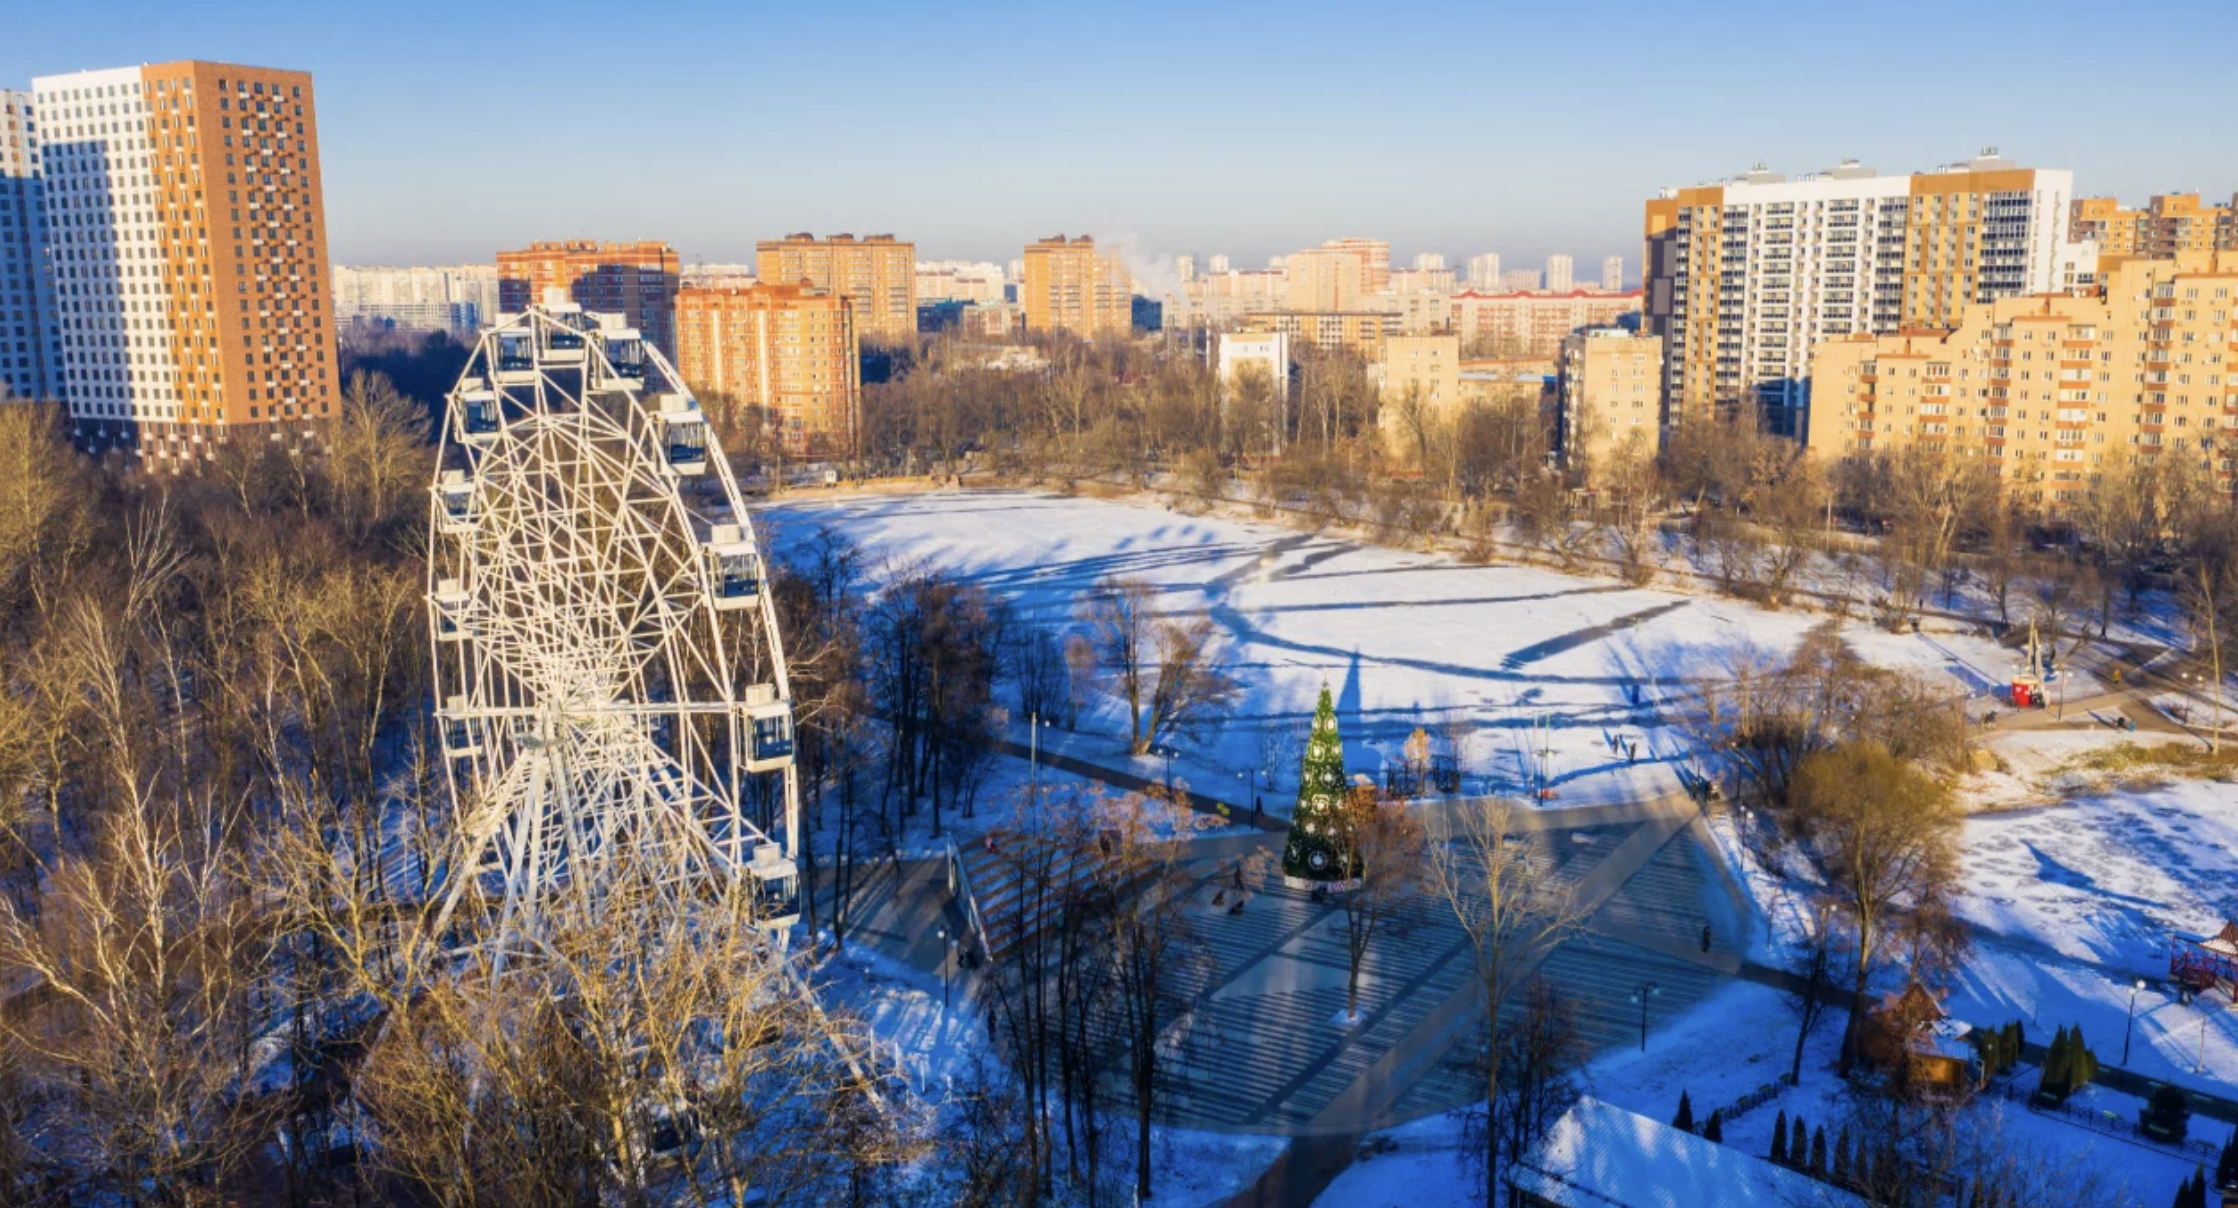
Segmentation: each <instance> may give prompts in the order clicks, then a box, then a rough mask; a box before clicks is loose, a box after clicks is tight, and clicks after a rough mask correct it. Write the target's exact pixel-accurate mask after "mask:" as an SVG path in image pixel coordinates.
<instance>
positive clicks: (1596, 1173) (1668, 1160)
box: [1508, 1098, 1865, 1208]
mask: <svg viewBox="0 0 2238 1208" xmlns="http://www.w3.org/2000/svg"><path fill="white" fill-rule="evenodd" d="M1508 1182H1509V1184H1510V1185H1512V1186H1514V1187H1515V1188H1517V1189H1518V1190H1521V1191H1523V1192H1524V1193H1526V1194H1528V1195H1533V1196H1537V1197H1538V1198H1539V1199H1542V1200H1545V1201H1546V1202H1547V1203H1549V1204H1554V1205H1557V1206H1558V1208H1688V1206H1692V1205H1709V1204H1715V1205H1718V1208H1864V1204H1865V1201H1863V1200H1861V1199H1859V1198H1858V1197H1857V1196H1855V1195H1852V1194H1850V1193H1849V1192H1847V1191H1843V1190H1841V1189H1840V1188H1837V1187H1833V1186H1829V1185H1828V1184H1825V1183H1821V1182H1819V1181H1818V1180H1816V1179H1813V1178H1810V1177H1809V1176H1807V1175H1803V1174H1799V1173H1797V1172H1795V1171H1792V1170H1788V1169H1786V1168H1784V1167H1779V1166H1774V1165H1772V1164H1771V1163H1770V1162H1767V1161H1764V1160H1763V1159H1761V1158H1755V1157H1751V1156H1749V1155H1748V1154H1745V1153H1742V1152H1741V1151H1740V1150H1737V1149H1733V1148H1730V1147H1728V1146H1725V1145H1720V1144H1718V1143H1717V1142H1715V1141H1705V1140H1703V1139H1702V1138H1700V1137H1697V1136H1695V1135H1694V1134H1692V1133H1684V1132H1680V1131H1679V1130H1677V1129H1675V1128H1672V1127H1670V1126H1669V1125H1666V1124H1661V1123H1658V1122H1657V1121H1654V1120H1650V1119H1648V1118H1647V1117H1645V1116H1640V1115H1635V1114H1633V1113H1631V1112H1628V1111H1625V1110H1624V1109H1623V1108H1620V1107H1612V1106H1610V1105H1609V1104H1606V1103H1603V1102H1601V1101H1600V1100H1598V1099H1593V1098H1585V1099H1580V1100H1578V1102H1577V1106H1575V1107H1573V1108H1571V1109H1570V1110H1569V1111H1568V1112H1567V1113H1565V1114H1564V1115H1563V1117H1562V1118H1561V1119H1560V1120H1557V1121H1555V1123H1554V1127H1553V1128H1551V1129H1549V1130H1547V1134H1546V1135H1545V1136H1544V1137H1542V1138H1540V1140H1539V1143H1538V1144H1537V1145H1536V1146H1534V1147H1532V1150H1531V1152H1530V1153H1529V1154H1528V1155H1526V1156H1525V1157H1524V1158H1523V1160H1522V1161H1521V1162H1519V1163H1517V1164H1516V1166H1515V1167H1514V1169H1512V1170H1511V1171H1510V1172H1509V1174H1508Z"/></svg>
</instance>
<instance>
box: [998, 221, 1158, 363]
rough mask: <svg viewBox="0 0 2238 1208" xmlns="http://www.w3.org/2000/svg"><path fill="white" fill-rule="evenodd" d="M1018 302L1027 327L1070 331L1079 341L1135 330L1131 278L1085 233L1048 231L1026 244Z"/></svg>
mask: <svg viewBox="0 0 2238 1208" xmlns="http://www.w3.org/2000/svg"><path fill="white" fill-rule="evenodd" d="M1025 262H1026V263H1025V274H1024V282H1025V283H1024V285H1022V286H1021V287H1020V288H1019V291H1018V301H1019V303H1020V304H1021V305H1023V306H1024V307H1025V310H1026V330H1027V331H1028V332H1030V333H1033V334H1036V335H1039V334H1041V333H1044V332H1054V331H1063V332H1070V333H1072V334H1073V335H1076V336H1078V337H1080V338H1081V339H1083V340H1094V339H1099V338H1102V337H1105V336H1125V335H1128V334H1131V333H1132V332H1133V331H1134V282H1133V279H1132V278H1131V277H1130V276H1129V275H1128V273H1127V266H1126V265H1124V264H1121V263H1120V262H1119V261H1118V259H1117V258H1115V257H1110V256H1103V255H1099V254H1097V252H1096V241H1095V240H1094V239H1092V238H1090V237H1088V236H1086V235H1082V236H1080V237H1079V238H1077V239H1066V238H1065V237H1064V236H1062V235H1053V236H1051V237H1050V238H1047V239H1043V240H1041V241H1040V242H1038V243H1029V244H1027V245H1026V255H1025Z"/></svg>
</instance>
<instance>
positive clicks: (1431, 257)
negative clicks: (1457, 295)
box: [1414, 252, 1445, 273]
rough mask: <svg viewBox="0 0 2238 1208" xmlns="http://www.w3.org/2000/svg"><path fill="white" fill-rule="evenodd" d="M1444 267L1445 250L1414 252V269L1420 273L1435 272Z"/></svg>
mask: <svg viewBox="0 0 2238 1208" xmlns="http://www.w3.org/2000/svg"><path fill="white" fill-rule="evenodd" d="M1444 267H1445V253H1444V252H1416V253H1415V254H1414V271H1416V272H1418V273H1434V272H1436V271H1438V270H1439V269H1442V268H1444Z"/></svg>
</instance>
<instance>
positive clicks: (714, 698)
mask: <svg viewBox="0 0 2238 1208" xmlns="http://www.w3.org/2000/svg"><path fill="white" fill-rule="evenodd" d="M437 464H438V466H439V468H438V470H437V472H436V474H437V477H436V482H435V484H434V486H433V488H432V490H431V494H432V496H433V498H432V500H431V504H430V523H429V528H430V532H429V535H428V538H429V553H428V605H429V607H428V618H429V625H430V627H431V630H432V636H433V641H432V642H431V643H430V645H431V647H432V649H433V652H434V663H435V679H434V682H435V700H436V705H437V709H436V718H437V723H438V728H439V731H440V734H441V746H442V755H443V765H444V770H445V774H446V776H447V778H448V780H449V784H450V789H451V794H452V801H453V804H454V807H455V813H454V819H455V826H456V833H455V836H454V842H453V845H452V848H451V851H452V854H451V856H450V857H449V863H448V864H447V865H446V866H445V868H444V869H443V875H442V878H441V880H440V882H439V892H440V893H441V895H442V897H441V906H440V909H439V913H438V914H437V916H436V927H437V930H438V933H439V934H448V933H449V929H450V928H454V927H455V928H457V929H458V931H457V933H458V934H461V935H465V936H468V937H470V938H469V939H467V940H464V941H461V943H460V947H461V948H462V949H467V948H472V949H479V950H482V951H485V952H487V953H489V954H490V955H491V956H493V957H494V959H495V960H496V962H497V963H498V964H499V965H500V966H502V965H503V963H504V962H505V961H507V960H508V959H512V958H515V957H518V956H519V955H521V954H523V953H524V952H528V951H532V950H533V949H534V948H535V947H536V946H537V942H538V938H539V936H540V934H541V927H542V924H543V919H542V916H541V912H542V910H543V908H544V907H545V906H546V905H547V904H548V903H549V902H550V900H551V899H552V896H553V895H554V894H555V893H556V892H558V891H560V890H562V889H563V888H572V889H580V890H588V891H590V892H592V893H594V894H595V893H596V892H597V891H598V887H599V885H600V883H601V878H602V876H603V874H605V873H606V872H608V871H610V870H611V869H613V868H614V866H615V862H616V861H617V860H618V859H621V858H623V857H625V856H627V857H628V858H630V859H632V860H635V861H638V862H639V863H638V865H637V871H638V872H642V871H643V870H645V869H647V868H650V869H653V870H656V872H657V885H658V890H657V892H658V893H659V894H660V895H662V896H663V897H664V898H666V899H667V900H668V903H669V904H670V905H672V906H674V907H677V908H682V907H685V906H687V905H688V904H689V902H690V901H691V900H693V899H695V898H705V897H707V896H710V895H713V894H718V893H722V892H726V891H729V890H731V889H734V888H739V887H740V886H739V881H740V879H741V878H744V879H746V883H745V885H744V886H743V887H744V888H746V889H748V890H750V891H751V893H752V898H751V901H752V903H753V904H754V908H755V911H756V918H757V921H759V922H760V923H762V924H763V925H765V926H767V927H769V928H772V929H776V930H780V931H781V930H782V929H783V928H786V927H789V926H790V925H791V924H792V923H793V922H794V921H796V919H797V918H798V906H797V902H798V892H799V886H798V874H797V865H796V864H795V860H796V858H797V857H798V855H799V851H798V844H799V841H800V827H799V814H800V802H799V785H798V781H797V779H796V774H795V771H794V768H793V719H792V700H791V692H790V688H789V685H788V682H787V679H786V670H785V653H784V645H783V643H782V641H781V640H780V637H779V634H778V632H777V623H776V621H777V616H776V610H775V606H774V604H773V603H772V601H771V599H770V595H769V592H768V591H767V590H766V586H767V579H766V575H765V573H764V569H765V568H764V562H763V559H762V556H761V551H760V548H759V546H758V544H757V542H756V540H755V535H754V530H753V526H752V524H751V523H750V521H749V520H748V518H747V516H746V512H745V508H744V506H743V504H742V503H741V500H740V497H739V491H738V484H737V481H736V480H735V479H734V478H733V477H732V474H731V470H730V464H729V462H728V461H726V460H725V459H724V457H723V456H722V452H721V449H720V448H719V447H718V445H717V443H716V441H715V438H714V435H713V433H711V432H710V431H709V427H708V423H707V419H706V416H705V415H704V414H703V413H702V412H701V410H700V407H699V404H698V402H697V401H696V400H695V399H693V397H692V396H691V393H690V392H689V390H688V389H686V388H685V386H684V385H683V382H682V379H681V378H680V376H679V375H678V374H677V372H676V370H675V368H674V367H673V366H672V365H670V364H669V362H668V361H667V359H666V358H664V357H663V356H662V355H661V353H660V351H659V350H658V349H657V348H654V347H653V346H652V345H651V344H650V343H649V342H648V341H647V340H645V339H644V338H643V336H642V335H641V334H640V333H639V332H637V331H635V330H633V329H631V328H628V327H626V326H624V325H623V320H622V319H621V318H619V317H617V316H612V315H602V314H588V313H585V312H584V311H583V310H582V308H581V307H579V306H577V305H575V304H573V303H570V302H564V301H559V300H557V299H556V298H548V299H547V300H546V302H545V303H544V304H542V305H540V306H532V307H530V308H529V309H527V310H526V311H525V312H523V313H520V314H507V315H500V316H499V317H498V321H497V323H496V325H495V326H494V327H491V328H489V329H488V330H486V331H485V332H484V333H483V334H482V337H481V340H480V342H479V343H478V344H477V346H476V347H475V350H474V353H473V356H472V357H471V359H469V360H468V362H467V365H466V368H465V370H464V372H463V373H462V374H461V375H460V377H459V381H458V385H457V387H456V388H455V389H453V390H452V392H451V394H450V407H449V415H448V417H447V418H446V421H445V426H444V431H443V439H442V455H441V458H440V460H439V461H438V463H437Z"/></svg>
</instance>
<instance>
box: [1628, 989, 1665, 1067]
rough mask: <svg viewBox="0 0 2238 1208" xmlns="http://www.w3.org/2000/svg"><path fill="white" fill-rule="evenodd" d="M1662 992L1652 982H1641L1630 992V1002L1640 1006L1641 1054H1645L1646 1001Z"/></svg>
mask: <svg viewBox="0 0 2238 1208" xmlns="http://www.w3.org/2000/svg"><path fill="white" fill-rule="evenodd" d="M1662 992H1663V987H1661V986H1658V985H1656V984H1655V983H1654V982H1641V983H1640V988H1639V989H1637V990H1635V991H1633V992H1632V1001H1633V1002H1636V1003H1638V1004H1640V1051H1641V1052H1643V1053H1645V1052H1647V1000H1648V999H1650V998H1653V997H1655V996H1656V995H1658V994H1661V993H1662Z"/></svg>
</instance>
